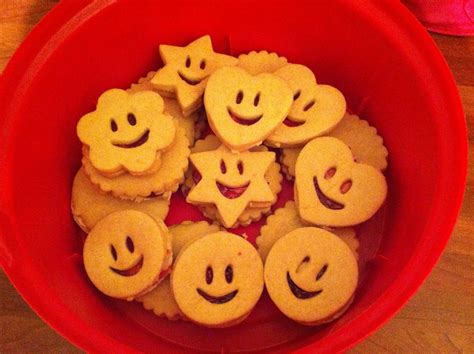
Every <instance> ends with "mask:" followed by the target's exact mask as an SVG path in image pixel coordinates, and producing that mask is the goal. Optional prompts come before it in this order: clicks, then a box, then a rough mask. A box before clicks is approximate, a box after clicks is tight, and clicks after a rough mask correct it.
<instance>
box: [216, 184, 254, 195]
mask: <svg viewBox="0 0 474 354" xmlns="http://www.w3.org/2000/svg"><path fill="white" fill-rule="evenodd" d="M216 185H217V189H219V192H221V194H222V195H223V196H224V197H226V198H227V199H236V198H238V197H240V196H241V195H242V194H244V192H245V191H246V190H247V188H248V186H249V185H250V181H249V182H247V183H246V184H244V185H242V186H240V187H229V186H226V185H225V184H223V183H220V182H218V181H216Z"/></svg>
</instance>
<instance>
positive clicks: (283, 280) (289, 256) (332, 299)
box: [265, 227, 358, 326]
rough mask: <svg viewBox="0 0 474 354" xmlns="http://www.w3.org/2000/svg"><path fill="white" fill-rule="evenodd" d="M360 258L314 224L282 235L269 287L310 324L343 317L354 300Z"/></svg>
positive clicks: (270, 261)
mask: <svg viewBox="0 0 474 354" xmlns="http://www.w3.org/2000/svg"><path fill="white" fill-rule="evenodd" d="M357 281H358V267H357V261H356V259H355V257H354V255H353V253H352V251H351V250H350V249H349V247H348V246H347V245H346V244H345V243H344V242H343V241H342V240H341V239H340V238H339V237H337V236H336V235H334V234H332V233H330V232H328V231H325V230H322V229H318V228H314V227H304V228H299V229H296V230H294V231H292V232H290V233H288V234H287V235H285V236H283V237H282V238H280V239H279V240H278V241H277V242H276V243H275V245H274V246H273V248H272V249H271V250H270V253H269V254H268V257H267V260H266V262H265V286H266V288H267V291H268V294H269V295H270V298H271V299H272V301H273V302H274V303H275V305H276V306H277V307H278V308H279V309H280V311H281V312H283V314H284V315H285V316H287V317H289V318H291V319H292V320H294V321H296V322H299V323H301V324H304V325H308V326H315V325H319V324H322V323H327V322H330V321H333V320H335V319H336V318H337V317H339V316H341V315H342V313H343V312H344V311H345V310H346V309H347V308H348V306H349V305H350V303H351V302H352V299H353V296H354V292H355V290H356V287H357Z"/></svg>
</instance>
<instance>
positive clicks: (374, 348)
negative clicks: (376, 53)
mask: <svg viewBox="0 0 474 354" xmlns="http://www.w3.org/2000/svg"><path fill="white" fill-rule="evenodd" d="M56 3H57V1H47V0H1V1H0V72H1V71H2V70H3V68H4V67H5V65H6V63H7V62H8V60H9V58H10V57H11V55H12V54H13V52H14V51H15V49H16V48H17V47H18V46H19V44H20V43H21V41H22V40H23V39H24V38H25V37H26V35H27V34H28V32H29V31H30V30H31V29H32V27H33V26H34V25H35V24H36V23H37V22H38V21H39V20H40V19H41V17H42V16H44V15H45V14H46V13H47V12H48V11H49V10H50V9H51V8H52V7H53V6H54V5H55V4H56ZM432 36H433V39H434V40H435V42H436V43H437V44H438V46H439V48H440V49H441V51H442V52H443V54H444V56H445V58H446V60H447V62H448V64H449V66H450V68H451V70H452V72H453V74H454V77H455V79H456V82H457V85H458V89H459V92H460V94H461V97H462V101H463V104H464V111H465V114H466V117H467V124H468V129H469V150H470V151H472V148H473V144H474V37H471V38H460V37H449V36H441V35H435V34H433V35H432ZM18 351H21V352H42V353H46V352H58V351H60V352H78V349H76V348H75V347H74V346H73V345H71V344H69V343H68V342H67V341H66V340H65V339H63V338H62V337H61V336H60V335H58V334H56V332H54V330H52V329H51V328H50V327H48V326H47V325H46V324H45V323H44V322H43V321H42V320H41V319H39V318H38V316H37V315H36V314H35V313H34V312H33V311H32V310H31V309H30V308H29V307H28V305H26V304H25V302H24V301H23V299H22V298H21V297H20V295H18V293H17V292H16V291H15V289H14V288H13V286H12V285H11V284H10V283H9V281H8V279H7V278H6V276H5V274H3V272H1V271H0V352H2V353H4V352H18ZM351 352H353V353H357V352H372V353H375V352H377V353H384V352H410V353H413V352H445V353H446V352H450V353H451V352H453V353H454V352H466V353H468V352H469V353H472V352H474V161H473V160H472V159H470V162H469V174H468V179H467V187H466V195H465V197H464V205H463V208H462V211H461V215H460V217H459V220H458V222H457V225H456V228H455V230H454V233H453V235H452V237H451V240H450V241H449V243H448V246H447V248H446V250H445V252H444V253H443V256H442V257H441V259H440V261H439V263H438V264H437V266H436V268H435V269H434V270H433V272H432V273H431V275H430V276H429V278H428V279H427V281H426V282H425V283H424V284H423V285H422V286H421V288H420V290H419V291H418V292H417V293H416V295H415V296H414V297H413V298H412V299H411V300H410V301H409V303H408V304H407V305H406V306H405V307H404V308H403V309H402V310H401V311H400V312H399V313H398V314H397V315H396V316H395V317H394V318H393V319H392V320H390V321H389V322H388V323H387V324H386V325H385V326H383V327H382V328H381V329H379V330H378V331H377V332H376V333H374V334H373V335H371V336H370V337H369V338H368V339H366V340H365V341H364V342H362V343H361V344H359V345H357V346H356V347H355V348H353V349H352V350H351Z"/></svg>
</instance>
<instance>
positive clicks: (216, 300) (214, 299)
mask: <svg viewBox="0 0 474 354" xmlns="http://www.w3.org/2000/svg"><path fill="white" fill-rule="evenodd" d="M196 291H197V292H198V294H199V295H201V297H202V298H203V299H204V300H206V301H208V302H210V303H211V304H225V303H226V302H229V301H230V300H232V299H233V298H234V297H235V295H237V293H238V292H239V290H234V291H232V292H230V293H228V294H225V295H223V296H212V295H209V294H208V293H206V292H205V291H204V290H202V289H199V288H197V289H196Z"/></svg>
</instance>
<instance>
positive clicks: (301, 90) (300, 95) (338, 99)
mask: <svg viewBox="0 0 474 354" xmlns="http://www.w3.org/2000/svg"><path fill="white" fill-rule="evenodd" d="M275 75H277V76H279V77H281V78H282V79H284V80H285V81H286V82H287V83H288V84H289V86H290V88H291V90H292V91H293V105H292V106H291V111H290V113H289V114H288V116H287V117H286V119H285V120H284V121H283V123H281V124H280V125H279V126H278V127H277V128H276V129H275V131H274V132H273V133H272V134H271V135H270V136H269V137H268V138H267V140H266V143H267V144H269V145H272V146H277V147H294V146H301V145H302V144H305V143H306V142H308V141H310V140H311V139H313V138H315V137H317V136H320V135H323V134H325V133H327V132H328V131H330V130H331V129H333V128H334V127H335V126H336V125H337V124H338V123H339V121H340V120H341V119H342V117H343V116H344V113H345V112H346V100H345V99H344V96H343V95H342V93H341V92H340V91H339V90H338V89H336V88H335V87H332V86H329V85H319V84H317V83H316V77H315V76H314V74H313V72H312V71H311V70H310V69H309V68H308V67H306V66H304V65H299V64H288V65H285V66H284V67H282V68H280V69H278V70H277V71H276V72H275Z"/></svg>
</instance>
